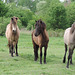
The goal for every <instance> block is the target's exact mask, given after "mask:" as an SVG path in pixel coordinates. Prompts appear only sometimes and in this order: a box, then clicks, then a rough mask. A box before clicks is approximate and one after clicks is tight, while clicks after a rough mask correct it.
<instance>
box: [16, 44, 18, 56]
mask: <svg viewBox="0 0 75 75" xmlns="http://www.w3.org/2000/svg"><path fill="white" fill-rule="evenodd" d="M17 48H18V47H17V44H16V56H18V51H17Z"/></svg>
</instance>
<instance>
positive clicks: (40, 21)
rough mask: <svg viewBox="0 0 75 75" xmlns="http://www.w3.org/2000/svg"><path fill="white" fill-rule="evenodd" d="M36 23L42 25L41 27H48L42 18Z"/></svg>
mask: <svg viewBox="0 0 75 75" xmlns="http://www.w3.org/2000/svg"><path fill="white" fill-rule="evenodd" d="M36 23H37V24H39V25H40V27H41V29H43V30H44V29H46V24H45V23H44V22H43V21H42V20H41V19H39V20H38V21H36Z"/></svg>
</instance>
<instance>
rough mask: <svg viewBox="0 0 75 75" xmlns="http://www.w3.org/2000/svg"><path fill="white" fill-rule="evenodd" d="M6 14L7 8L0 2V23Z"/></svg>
mask: <svg viewBox="0 0 75 75" xmlns="http://www.w3.org/2000/svg"><path fill="white" fill-rule="evenodd" d="M7 12H8V7H7V6H6V5H5V3H3V2H2V1H0V17H2V22H3V16H5V15H6V13H7Z"/></svg>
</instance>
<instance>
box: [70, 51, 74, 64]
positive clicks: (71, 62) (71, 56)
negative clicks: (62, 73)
mask: <svg viewBox="0 0 75 75" xmlns="http://www.w3.org/2000/svg"><path fill="white" fill-rule="evenodd" d="M72 54H73V50H72ZM70 64H73V63H72V55H71V60H70Z"/></svg>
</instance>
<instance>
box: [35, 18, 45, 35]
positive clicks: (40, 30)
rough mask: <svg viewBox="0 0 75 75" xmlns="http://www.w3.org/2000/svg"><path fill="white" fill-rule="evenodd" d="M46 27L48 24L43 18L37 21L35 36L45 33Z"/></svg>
mask: <svg viewBox="0 0 75 75" xmlns="http://www.w3.org/2000/svg"><path fill="white" fill-rule="evenodd" d="M45 28H46V25H45V23H44V22H43V21H42V20H41V19H40V20H38V21H36V24H35V36H38V35H39V34H40V33H43V31H44V29H45Z"/></svg>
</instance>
